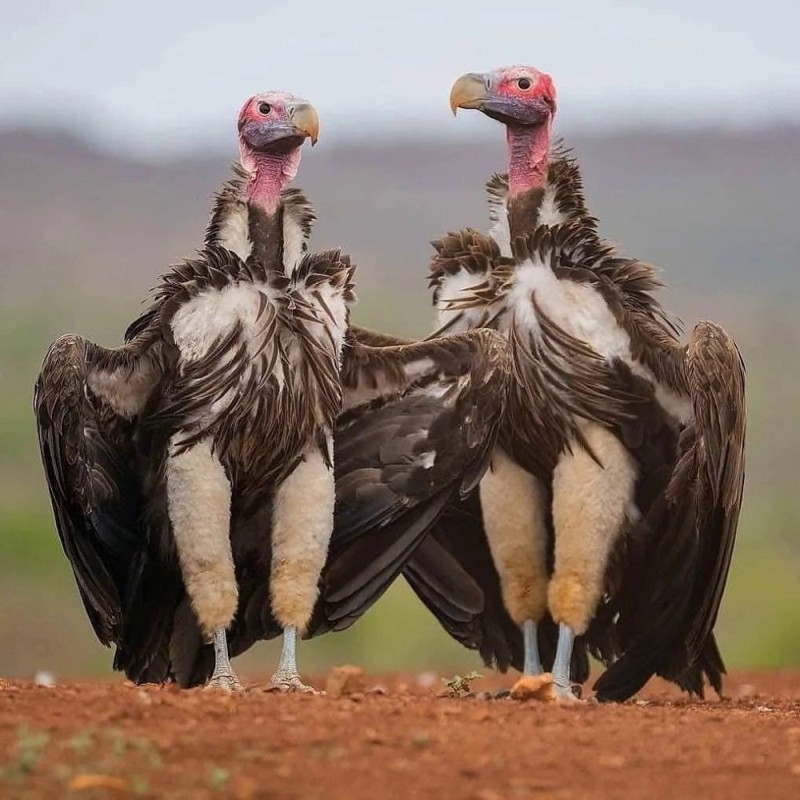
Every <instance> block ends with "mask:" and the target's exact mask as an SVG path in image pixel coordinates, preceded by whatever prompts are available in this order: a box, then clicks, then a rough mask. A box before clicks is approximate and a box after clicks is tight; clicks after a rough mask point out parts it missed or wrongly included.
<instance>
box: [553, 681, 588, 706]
mask: <svg viewBox="0 0 800 800" xmlns="http://www.w3.org/2000/svg"><path fill="white" fill-rule="evenodd" d="M553 688H554V689H555V695H556V696H555V699H556V702H558V703H585V702H586V701H585V700H581V697H580V695H581V687H580V686H579V685H578V684H570V685H569V686H562V685H561V684H559V683H554V684H553Z"/></svg>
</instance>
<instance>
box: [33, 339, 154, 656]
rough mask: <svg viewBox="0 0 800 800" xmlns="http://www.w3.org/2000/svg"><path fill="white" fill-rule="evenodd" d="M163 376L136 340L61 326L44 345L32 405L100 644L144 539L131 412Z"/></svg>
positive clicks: (114, 620) (60, 525) (113, 633)
mask: <svg viewBox="0 0 800 800" xmlns="http://www.w3.org/2000/svg"><path fill="white" fill-rule="evenodd" d="M159 379H160V366H159V361H158V358H157V357H156V354H155V350H154V349H153V348H147V347H146V346H145V345H144V344H143V342H142V341H141V340H137V341H135V342H134V343H132V344H131V345H126V346H125V347H124V348H120V349H119V350H105V349H104V348H102V347H99V346H98V345H95V344H93V343H92V342H89V341H87V340H85V339H82V338H81V337H79V336H73V335H67V336H62V337H61V338H59V339H57V340H56V341H55V342H53V344H52V345H51V346H50V349H49V350H48V352H47V355H46V356H45V359H44V363H43V365H42V370H41V373H40V374H39V378H38V380H37V381H36V387H35V389H34V412H35V415H36V427H37V432H38V435H39V446H40V448H41V454H42V463H43V466H44V471H45V476H46V478H47V485H48V489H49V491H50V500H51V503H52V506H53V514H54V516H55V521H56V527H57V529H58V535H59V538H60V540H61V545H62V547H63V549H64V553H65V554H66V556H67V558H68V559H69V562H70V564H71V565H72V570H73V573H74V575H75V579H76V581H77V584H78V589H79V591H80V595H81V599H82V600H83V604H84V606H85V608H86V612H87V614H88V615H89V619H90V621H91V623H92V627H93V628H94V630H95V633H96V634H97V637H98V638H99V639H100V641H101V642H103V644H109V643H110V642H117V641H119V637H120V632H121V625H122V599H123V596H124V589H125V582H126V575H127V569H128V565H129V563H130V562H131V559H132V558H133V555H134V553H135V551H136V548H137V545H138V543H139V541H140V539H141V535H142V534H141V528H140V512H141V488H140V483H139V479H138V476H137V472H136V468H135V464H134V447H133V427H134V424H135V422H134V420H135V417H136V414H137V413H138V412H139V411H140V410H141V408H142V407H143V405H144V403H145V402H146V399H147V397H148V396H149V393H150V392H151V391H152V389H153V387H154V386H155V385H156V384H157V382H158V380H159Z"/></svg>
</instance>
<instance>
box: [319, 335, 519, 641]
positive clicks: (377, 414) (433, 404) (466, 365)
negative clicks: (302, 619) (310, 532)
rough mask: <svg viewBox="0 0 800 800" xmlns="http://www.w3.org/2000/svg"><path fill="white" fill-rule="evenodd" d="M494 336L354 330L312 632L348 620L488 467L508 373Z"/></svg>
mask: <svg viewBox="0 0 800 800" xmlns="http://www.w3.org/2000/svg"><path fill="white" fill-rule="evenodd" d="M509 369H510V365H509V359H508V355H507V347H506V345H505V343H504V341H503V339H502V338H501V337H500V336H498V335H497V334H495V333H493V332H491V331H486V330H482V331H474V332H471V333H466V334H458V335H456V336H448V337H443V338H441V339H438V340H434V341H426V342H419V343H415V344H403V345H397V346H382V347H372V346H369V345H365V344H362V343H360V342H359V341H358V340H357V339H355V337H351V338H350V341H349V348H348V350H347V351H346V354H345V364H344V366H343V382H344V386H345V401H344V407H345V409H347V410H346V411H345V412H344V413H343V415H342V416H341V418H340V420H339V424H338V426H337V430H336V434H335V451H336V456H335V461H334V463H335V469H336V482H337V507H336V516H335V528H334V534H333V537H332V540H331V547H330V552H329V558H328V563H327V565H326V567H325V570H324V572H323V578H322V584H321V602H320V606H319V609H318V613H317V614H316V615H315V621H314V622H312V627H311V629H310V633H311V634H312V635H313V634H314V633H317V632H321V630H323V629H326V628H328V627H331V626H333V627H336V628H337V629H341V628H342V627H346V625H347V624H351V623H352V622H353V621H355V619H356V618H357V617H358V616H360V615H361V614H362V613H364V611H366V609H367V608H369V606H370V605H372V603H374V602H375V600H377V598H378V597H380V595H381V594H382V593H383V591H385V589H386V588H387V587H388V586H389V584H390V583H391V582H392V581H393V580H394V578H395V577H396V576H397V575H398V574H399V572H400V571H401V570H402V568H403V566H404V565H405V563H407V561H408V559H409V558H410V557H411V555H412V554H413V552H414V550H415V549H416V548H417V547H418V546H419V544H420V542H421V541H422V540H423V538H424V535H425V534H426V533H427V531H428V530H429V529H430V527H431V525H432V524H433V523H434V522H435V520H436V518H437V517H438V515H439V513H441V510H442V509H443V508H444V506H445V505H446V503H447V502H448V501H449V500H450V499H452V498H456V497H464V496H466V495H467V494H468V493H469V492H470V491H471V490H472V489H473V488H474V487H475V485H476V484H477V482H478V480H479V479H480V476H481V475H482V474H483V471H484V470H485V468H486V464H487V462H488V457H489V453H490V452H491V448H492V446H493V444H494V441H495V438H496V435H497V426H498V422H499V419H500V415H501V413H502V409H503V404H504V399H505V393H506V389H507V381H508V375H509Z"/></svg>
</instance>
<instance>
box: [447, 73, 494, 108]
mask: <svg viewBox="0 0 800 800" xmlns="http://www.w3.org/2000/svg"><path fill="white" fill-rule="evenodd" d="M488 91H489V78H488V76H487V75H484V74H481V73H480V72H468V73H467V74H466V75H462V76H461V77H460V78H459V79H458V80H457V81H456V82H455V83H454V84H453V88H452V89H451V90H450V110H451V111H452V112H453V116H455V115H456V114H457V113H458V109H459V108H475V109H481V108H482V107H483V104H484V103H485V102H486V100H487V99H488V97H487V93H488Z"/></svg>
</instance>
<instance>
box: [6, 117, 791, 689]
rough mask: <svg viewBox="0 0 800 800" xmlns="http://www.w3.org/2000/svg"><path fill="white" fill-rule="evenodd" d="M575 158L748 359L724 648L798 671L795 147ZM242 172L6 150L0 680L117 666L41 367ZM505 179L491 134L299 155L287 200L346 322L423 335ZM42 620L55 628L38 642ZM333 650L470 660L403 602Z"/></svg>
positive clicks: (122, 308) (591, 144)
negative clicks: (40, 384) (72, 563)
mask: <svg viewBox="0 0 800 800" xmlns="http://www.w3.org/2000/svg"><path fill="white" fill-rule="evenodd" d="M491 133H494V134H497V133H498V131H496V130H492V131H491ZM108 144H109V147H110V148H111V147H113V145H114V143H113V142H110V143H108ZM569 144H570V145H572V146H573V147H574V150H575V153H576V155H577V156H578V157H579V159H580V161H581V164H582V166H583V172H584V178H585V182H586V188H587V193H588V197H589V201H590V205H591V207H592V208H593V210H594V211H595V213H597V214H598V215H599V216H600V218H601V220H602V227H603V230H604V232H605V233H606V235H607V236H609V237H610V238H612V239H615V240H617V241H620V242H622V243H624V250H625V252H626V253H628V254H632V255H636V256H638V257H640V258H644V259H647V260H649V261H652V262H653V263H656V264H658V265H659V266H660V267H662V268H663V271H664V278H665V280H666V282H667V283H668V284H669V285H670V287H671V288H670V290H669V292H668V294H667V295H666V298H667V301H666V302H667V305H668V306H669V307H670V308H671V310H673V311H675V312H676V313H677V314H678V315H680V316H681V317H682V318H683V319H684V320H685V321H686V323H687V325H691V324H692V323H693V322H694V321H696V319H698V318H699V317H700V316H703V317H708V318H713V319H716V320H717V321H719V322H721V323H722V324H724V325H725V326H726V327H727V328H728V329H729V330H730V331H731V332H732V333H733V335H734V336H735V337H736V338H737V341H739V343H740V345H741V346H742V349H743V351H744V354H745V359H746V361H747V364H748V376H749V377H748V380H749V385H748V391H749V402H750V409H749V410H750V427H749V471H748V483H747V495H746V499H745V510H744V515H743V523H742V528H741V531H740V539H739V543H738V545H737V548H738V549H737V554H736V557H735V564H734V570H733V574H732V577H731V582H730V590H729V593H728V596H727V597H726V601H725V603H724V607H723V618H722V640H723V646H724V647H725V652H726V653H727V654H728V657H729V660H730V661H731V662H732V663H734V664H740V665H749V664H772V663H790V662H794V663H800V640H799V639H798V636H797V633H796V631H797V630H798V625H800V607H798V604H797V602H796V597H797V589H796V580H797V575H798V573H799V572H800V545H799V544H798V541H800V539H798V537H797V536H796V530H797V526H798V523H800V504H798V501H797V499H796V490H795V483H796V475H797V465H798V463H800V419H798V415H797V407H798V387H800V378H798V376H797V374H796V370H795V369H794V366H793V365H794V364H795V363H796V361H797V354H798V348H799V347H800V333H798V326H797V325H796V321H795V318H796V316H797V313H798V308H797V304H798V291H797V290H798V283H799V282H798V278H797V275H798V255H797V254H798V253H800V225H798V223H797V216H798V202H797V191H798V190H797V187H798V186H800V127H784V128H775V129H768V130H753V131H736V132H733V131H724V130H699V131H693V132H689V131H685V132H670V131H647V130H641V131H633V132H621V133H615V134H610V133H609V134H604V135H602V136H589V135H580V136H575V137H570V140H569ZM234 157H235V150H233V149H231V150H230V151H229V152H224V151H220V152H214V153H201V154H196V153H195V154H189V155H186V156H185V157H182V158H178V159H173V160H169V161H163V162H160V163H156V162H152V161H151V162H140V161H136V160H134V159H131V158H126V157H123V156H120V155H114V154H112V153H111V152H105V151H103V150H100V149H98V148H97V147H96V146H94V145H92V144H89V143H87V142H86V141H83V140H80V139H78V138H75V137H74V136H72V135H71V134H69V133H66V132H62V131H40V130H36V131H34V130H22V129H20V130H7V131H5V132H0V243H2V248H0V265H1V266H0V274H2V284H1V286H2V291H0V595H1V596H0V640H2V641H4V642H5V643H6V644H5V645H4V647H3V648H0V675H2V674H3V673H9V672H10V673H13V674H24V673H26V672H29V671H30V670H31V669H33V668H34V667H37V666H39V667H52V668H55V669H57V670H62V671H63V670H66V671H73V672H76V671H84V670H92V669H104V668H105V665H106V664H107V662H108V658H107V654H105V653H104V652H103V651H102V649H101V648H99V647H97V646H96V644H93V643H92V639H91V634H90V633H89V628H88V623H86V622H85V621H84V619H83V618H82V610H81V609H80V607H79V604H78V601H77V599H76V593H75V591H74V589H73V587H72V586H71V584H70V580H71V578H70V576H69V573H68V570H67V568H66V566H65V561H64V559H63V556H62V555H61V553H60V550H59V547H58V543H57V539H56V535H55V531H54V528H53V525H52V521H51V518H50V509H49V504H48V503H47V500H46V495H45V491H44V481H43V478H42V476H41V473H40V466H39V463H38V453H37V450H36V443H35V434H34V428H33V419H32V414H31V412H30V397H31V390H32V385H33V381H34V379H35V375H36V373H37V371H38V368H39V364H40V362H41V358H42V356H43V354H44V351H45V349H46V347H47V345H48V343H49V342H50V341H52V339H53V338H55V336H57V335H58V334H60V333H63V332H66V331H67V330H74V331H79V332H81V333H83V334H85V335H87V336H90V337H91V338H94V339H95V340H97V341H99V342H102V343H103V344H107V345H113V344H115V343H116V342H118V341H119V339H120V336H121V334H122V331H123V330H124V328H125V326H126V325H127V323H128V322H129V321H130V320H131V319H132V318H133V317H134V315H135V314H136V313H137V312H138V309H139V308H140V302H141V301H142V300H143V299H145V297H146V293H147V290H148V288H149V287H150V286H151V285H152V284H153V283H154V282H155V278H156V276H157V275H158V274H159V273H160V272H162V271H164V270H165V269H166V268H167V267H168V265H169V264H171V263H174V262H175V261H178V260H180V259H181V258H184V257H188V256H191V255H192V254H193V252H194V251H195V250H196V248H197V247H198V246H199V244H200V243H201V240H202V234H203V230H204V226H205V221H206V218H207V214H208V209H209V207H210V196H211V194H212V193H213V192H214V190H215V189H216V188H217V187H218V186H219V184H220V183H221V182H222V181H223V180H224V179H225V178H226V177H227V176H228V171H229V164H230V162H231V161H232V160H233V158H234ZM503 162H504V144H503V141H502V137H501V136H499V135H495V136H488V137H487V138H486V139H485V140H481V141H474V142H466V143H465V142H446V141H442V140H432V141H428V140H424V141H423V140H420V141H414V140H408V139H405V140H403V141H402V142H401V141H397V142H391V141H364V142H354V143H353V144H351V145H349V146H347V147H344V146H338V147H336V148H334V147H331V148H326V147H325V142H324V139H323V140H322V142H321V144H320V145H319V146H318V148H315V149H314V150H313V151H311V150H310V148H307V150H306V152H305V155H304V163H303V166H302V168H301V175H300V180H299V181H298V185H300V186H302V187H303V188H304V189H305V190H306V191H307V193H308V194H309V196H310V197H311V199H312V200H313V202H314V205H315V208H316V210H317V213H318V214H319V216H320V222H319V223H318V225H317V228H316V230H315V234H314V238H313V244H314V247H315V248H324V247H333V246H341V247H343V248H344V249H346V250H347V251H349V252H350V253H351V254H352V255H353V257H354V259H355V261H356V263H357V264H359V268H358V271H357V274H356V278H357V285H358V291H359V297H360V300H361V302H360V304H359V306H358V308H357V311H356V319H357V320H359V321H361V322H363V323H365V324H370V325H374V326H377V327H381V328H383V329H386V330H389V331H392V332H396V333H405V334H421V333H423V332H425V331H426V330H428V329H429V323H430V320H431V316H432V315H431V313H430V302H429V298H428V293H427V290H426V286H425V283H426V281H425V278H426V269H427V262H428V259H429V255H430V247H429V245H428V242H429V240H430V239H432V238H434V237H435V236H437V235H438V234H440V233H442V232H443V231H445V230H447V229H452V228H455V227H462V226H466V225H471V226H473V227H477V228H485V227H486V209H485V203H484V198H483V194H482V191H481V187H482V184H483V182H484V181H485V180H486V179H487V178H488V177H489V175H490V174H491V173H492V172H493V171H495V170H498V169H500V168H502V165H503ZM37 607H41V608H45V609H46V611H44V612H41V613H39V614H37V615H34V616H35V618H36V619H37V620H38V623H37V625H36V626H34V627H31V625H30V618H31V614H32V611H34V610H35V609H36V608H37ZM393 630H394V631H396V635H390V633H389V632H390V631H393ZM331 641H334V639H333V637H332V639H329V640H323V641H322V642H320V643H319V644H317V643H312V644H311V645H309V646H308V647H309V652H311V653H312V658H317V659H319V660H321V661H325V660H328V659H330V658H335V657H339V656H340V655H342V657H346V658H349V659H353V660H356V659H358V658H361V660H362V661H364V662H365V663H367V665H368V666H372V667H386V666H390V665H392V664H397V665H400V666H423V665H432V664H437V663H441V661H442V660H445V661H450V662H451V663H452V662H455V663H462V664H463V660H464V658H465V657H466V656H465V655H463V654H462V653H461V651H460V650H458V649H457V648H454V647H449V646H448V645H447V642H446V640H445V638H444V636H443V634H440V633H439V631H438V629H437V628H436V626H434V625H433V624H432V623H431V622H430V620H429V619H428V617H427V615H426V614H425V613H424V612H422V611H421V610H420V609H419V608H418V607H417V606H416V605H414V606H413V607H412V606H411V605H410V604H409V601H408V598H407V597H406V595H405V594H404V592H403V590H402V589H401V588H398V589H396V590H393V591H392V596H391V597H390V598H388V599H387V601H384V602H382V603H380V604H379V606H378V607H377V608H376V610H375V611H374V612H371V613H370V614H369V615H368V616H367V618H366V619H365V620H364V621H363V623H361V624H360V625H358V626H356V629H355V630H354V631H352V632H351V633H348V634H346V635H344V636H341V637H336V638H335V641H334V643H329V642H331ZM9 643H10V646H9ZM314 653H316V655H313V654H314Z"/></svg>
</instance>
